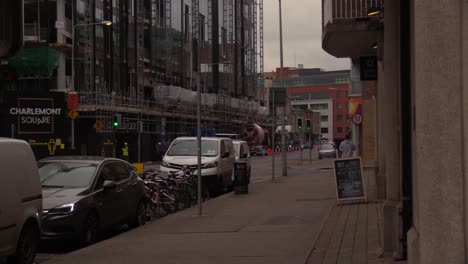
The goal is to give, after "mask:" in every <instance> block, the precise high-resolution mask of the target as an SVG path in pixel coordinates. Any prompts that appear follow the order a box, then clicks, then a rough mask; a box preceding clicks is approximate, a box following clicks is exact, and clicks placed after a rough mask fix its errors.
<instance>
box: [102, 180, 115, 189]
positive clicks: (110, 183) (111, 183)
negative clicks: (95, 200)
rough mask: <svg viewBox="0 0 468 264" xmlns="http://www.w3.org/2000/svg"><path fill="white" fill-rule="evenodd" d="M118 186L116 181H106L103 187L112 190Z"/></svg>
mask: <svg viewBox="0 0 468 264" xmlns="http://www.w3.org/2000/svg"><path fill="white" fill-rule="evenodd" d="M116 187H117V183H115V181H104V184H103V185H102V188H103V189H104V190H112V189H115V188H116Z"/></svg>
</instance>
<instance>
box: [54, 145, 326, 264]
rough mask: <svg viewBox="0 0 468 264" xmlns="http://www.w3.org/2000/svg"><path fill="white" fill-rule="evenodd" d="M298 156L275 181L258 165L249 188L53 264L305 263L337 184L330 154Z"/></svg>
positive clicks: (322, 224) (264, 160) (117, 237)
mask: <svg viewBox="0 0 468 264" xmlns="http://www.w3.org/2000/svg"><path fill="white" fill-rule="evenodd" d="M298 155H299V153H295V154H290V155H289V166H290V168H289V170H288V177H281V176H279V174H280V172H281V170H279V169H278V170H277V177H276V179H275V181H271V168H270V170H268V169H266V168H265V167H266V166H260V168H259V169H258V170H257V171H255V172H253V175H257V176H256V177H257V178H256V180H255V182H256V183H254V184H251V185H250V193H249V194H248V195H234V194H232V193H230V194H226V195H224V196H221V197H218V198H216V199H212V200H209V201H207V202H206V203H204V204H203V216H201V217H199V216H197V208H196V207H194V208H191V209H188V210H185V211H182V212H180V213H177V214H174V215H170V216H168V217H165V218H163V219H159V220H157V221H155V222H151V223H149V224H147V225H145V226H143V227H140V228H137V229H134V230H131V231H129V232H126V233H123V234H120V235H118V236H116V237H114V238H111V239H108V240H106V241H102V242H100V243H98V244H96V245H94V246H91V247H88V248H84V249H81V250H78V251H75V252H72V253H70V254H67V255H63V256H59V257H57V258H54V259H52V260H51V261H50V262H47V263H67V264H68V263H131V262H137V263H154V262H158V263H180V264H184V263H191V264H192V263H236V264H238V263H288V264H289V263H305V262H306V261H307V259H308V257H309V255H310V253H311V250H312V247H313V245H314V244H315V242H316V240H317V238H318V237H319V234H320V230H322V227H323V226H324V225H325V220H326V219H327V216H328V215H329V214H330V212H331V211H332V209H333V208H334V205H335V190H334V179H333V173H332V171H331V170H330V169H329V168H330V167H331V161H329V160H320V161H318V160H316V161H313V162H312V164H310V163H309V162H303V163H301V162H300V161H299V160H298ZM270 161H271V160H270ZM279 161H280V159H279V158H278V159H277V165H278V168H279V167H280V162H279ZM262 162H266V164H268V162H269V159H262Z"/></svg>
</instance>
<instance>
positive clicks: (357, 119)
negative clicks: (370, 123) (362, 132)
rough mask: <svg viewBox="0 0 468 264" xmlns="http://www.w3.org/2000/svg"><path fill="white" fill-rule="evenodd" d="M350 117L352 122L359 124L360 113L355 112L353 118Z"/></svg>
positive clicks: (360, 122) (360, 119) (360, 120)
mask: <svg viewBox="0 0 468 264" xmlns="http://www.w3.org/2000/svg"><path fill="white" fill-rule="evenodd" d="M352 119H353V123H354V124H355V125H360V124H362V115H360V114H355V115H353V118H352Z"/></svg>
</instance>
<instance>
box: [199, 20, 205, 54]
mask: <svg viewBox="0 0 468 264" xmlns="http://www.w3.org/2000/svg"><path fill="white" fill-rule="evenodd" d="M199 19H200V20H199V21H198V22H199V25H198V34H199V36H198V38H199V39H200V48H204V47H205V16H204V15H202V14H199Z"/></svg>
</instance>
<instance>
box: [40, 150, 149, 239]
mask: <svg viewBox="0 0 468 264" xmlns="http://www.w3.org/2000/svg"><path fill="white" fill-rule="evenodd" d="M38 164H39V174H40V180H41V184H42V195H43V217H42V221H43V229H42V238H44V239H50V238H72V239H78V240H79V241H80V242H82V243H83V244H84V245H90V244H93V243H95V242H96V241H97V240H98V239H99V234H100V233H101V232H105V231H107V230H109V229H111V228H112V227H116V226H121V225H123V224H128V225H129V226H131V227H136V226H140V225H144V224H145V222H146V201H145V189H144V184H143V181H141V180H140V179H139V178H138V175H137V174H136V173H135V171H134V169H133V167H132V165H131V164H130V163H128V162H126V161H123V160H120V159H114V158H105V157H87V156H70V157H52V158H46V159H43V160H40V161H39V163H38Z"/></svg>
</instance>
